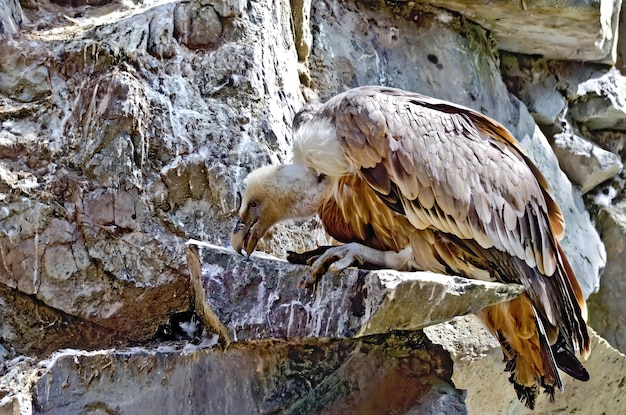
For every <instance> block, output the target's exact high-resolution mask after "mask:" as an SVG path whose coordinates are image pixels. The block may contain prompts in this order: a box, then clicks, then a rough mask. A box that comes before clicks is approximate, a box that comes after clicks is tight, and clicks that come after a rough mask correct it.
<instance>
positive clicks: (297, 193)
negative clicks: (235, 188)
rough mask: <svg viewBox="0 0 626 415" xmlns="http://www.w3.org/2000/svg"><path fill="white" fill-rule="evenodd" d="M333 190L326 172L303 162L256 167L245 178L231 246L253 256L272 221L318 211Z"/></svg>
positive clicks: (310, 214) (301, 217)
mask: <svg viewBox="0 0 626 415" xmlns="http://www.w3.org/2000/svg"><path fill="white" fill-rule="evenodd" d="M330 191H331V186H330V180H329V179H328V177H327V176H325V175H320V174H317V173H316V172H315V171H313V170H310V169H307V168H306V167H304V166H300V165H295V164H285V165H277V166H265V167H261V168H259V169H257V170H255V171H253V172H252V173H250V174H249V175H248V177H247V178H246V191H245V193H244V195H243V198H242V200H241V208H240V209H239V219H238V220H237V223H236V224H235V227H234V229H233V232H232V234H231V237H230V243H231V245H232V247H233V248H234V249H235V251H237V252H238V253H241V251H242V250H243V251H245V253H246V254H247V255H248V256H250V254H252V252H254V249H255V248H256V245H257V243H258V242H259V239H261V238H262V237H263V235H265V232H267V230H268V229H269V228H270V227H271V226H272V225H274V224H276V223H278V222H281V221H284V220H288V219H304V218H308V217H311V216H313V215H315V214H316V213H317V209H318V208H319V207H320V205H321V204H322V202H323V201H324V199H325V198H326V197H327V195H328V194H329V192H330Z"/></svg>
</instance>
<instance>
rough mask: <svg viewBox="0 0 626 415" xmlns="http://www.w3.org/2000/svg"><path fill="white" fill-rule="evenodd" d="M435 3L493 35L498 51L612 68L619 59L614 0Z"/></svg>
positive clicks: (617, 5) (453, 0)
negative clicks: (603, 65) (610, 66)
mask: <svg viewBox="0 0 626 415" xmlns="http://www.w3.org/2000/svg"><path fill="white" fill-rule="evenodd" d="M433 4H437V5H438V6H439V7H445V8H447V9H450V10H454V11H456V12H458V13H461V14H463V15H464V16H465V17H467V18H468V19H470V20H472V21H475V22H477V23H479V24H480V25H481V26H483V27H485V28H487V29H489V30H491V31H492V32H493V34H494V36H495V38H496V40H497V41H498V47H499V48H500V49H502V50H506V51H510V52H516V53H523V54H527V55H543V56H545V57H546V58H549V59H566V60H576V61H583V62H584V61H602V62H605V63H611V64H613V63H615V61H616V58H617V56H616V55H617V52H616V49H617V35H618V22H619V12H620V7H621V2H620V1H618V0H601V1H595V2H588V1H580V0H565V1H558V2H555V1H550V0H539V1H526V0H521V1H515V0H499V1H495V2H494V1H466V0H443V1H437V2H433Z"/></svg>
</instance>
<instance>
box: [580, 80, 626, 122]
mask: <svg viewBox="0 0 626 415" xmlns="http://www.w3.org/2000/svg"><path fill="white" fill-rule="evenodd" d="M576 95H577V96H578V99H577V101H576V102H574V103H573V104H572V106H571V115H572V118H573V119H574V120H576V121H578V122H579V123H582V124H584V125H585V126H586V127H587V128H589V129H590V130H609V129H613V130H626V77H624V76H622V75H621V73H620V72H619V71H618V70H617V69H615V68H612V69H611V70H609V71H607V72H606V73H604V74H602V76H600V77H594V78H591V79H589V80H587V81H585V82H582V83H580V84H579V85H578V91H577V93H576Z"/></svg>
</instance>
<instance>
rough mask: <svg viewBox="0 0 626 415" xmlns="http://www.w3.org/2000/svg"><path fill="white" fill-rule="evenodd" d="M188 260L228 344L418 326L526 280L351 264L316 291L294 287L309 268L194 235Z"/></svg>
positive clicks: (206, 315) (500, 295) (207, 318)
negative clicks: (491, 279) (488, 279)
mask: <svg viewBox="0 0 626 415" xmlns="http://www.w3.org/2000/svg"><path fill="white" fill-rule="evenodd" d="M187 261H188V263H189V269H190V273H191V280H192V285H193V287H194V295H195V304H196V311H197V312H198V313H199V314H200V316H201V317H202V318H203V320H204V323H205V326H206V327H211V330H213V331H215V332H217V333H220V335H221V337H222V338H223V339H225V340H226V341H227V342H230V341H242V340H253V339H262V338H268V337H269V338H317V337H331V338H333V337H338V338H348V337H352V336H367V335H372V334H384V333H388V332H389V331H393V330H419V329H421V328H424V327H426V326H430V325H432V324H436V323H440V322H443V321H446V320H449V319H451V318H452V317H454V316H458V315H465V314H468V313H474V312H477V311H479V310H480V309H482V308H484V307H486V306H488V305H491V304H495V303H498V302H502V301H506V300H510V299H513V298H515V297H517V296H518V295H519V294H520V293H521V291H522V287H521V286H520V285H510V284H499V283H490V282H484V281H478V280H469V279H466V278H461V277H452V276H446V275H440V274H434V273H430V272H410V273H409V272H396V271H390V270H381V271H370V272H368V271H364V270H358V269H355V268H350V269H348V270H346V271H345V272H343V273H341V274H340V275H334V274H330V273H329V274H326V275H324V276H323V277H322V279H321V281H319V282H318V284H317V287H316V288H315V290H314V291H312V292H311V291H309V290H305V289H298V288H296V285H297V284H298V282H299V281H301V280H302V278H303V277H305V276H306V275H307V273H308V272H310V268H309V267H306V266H302V265H294V264H289V263H287V262H285V261H277V260H276V259H273V258H264V257H260V256H256V255H253V256H252V257H251V258H245V257H243V256H241V255H238V254H236V253H234V252H233V251H232V250H226V249H224V248H219V247H216V246H213V245H209V244H203V243H200V242H196V241H189V242H188V243H187ZM408 310H411V311H410V312H407V311H408Z"/></svg>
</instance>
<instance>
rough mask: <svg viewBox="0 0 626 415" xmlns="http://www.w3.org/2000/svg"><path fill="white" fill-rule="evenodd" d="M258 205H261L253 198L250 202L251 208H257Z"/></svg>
mask: <svg viewBox="0 0 626 415" xmlns="http://www.w3.org/2000/svg"><path fill="white" fill-rule="evenodd" d="M257 206H259V203H258V202H257V201H256V200H252V201H250V203H248V207H249V208H252V209H256V207H257Z"/></svg>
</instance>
